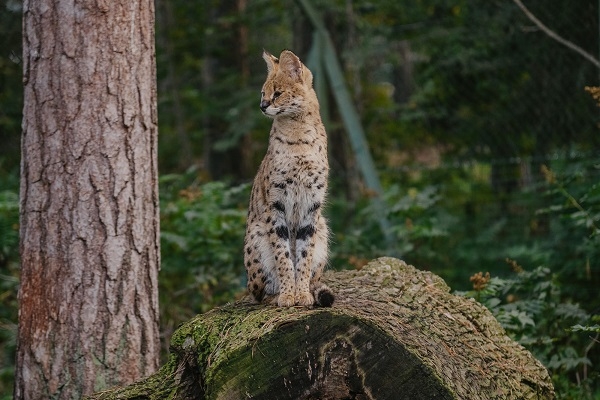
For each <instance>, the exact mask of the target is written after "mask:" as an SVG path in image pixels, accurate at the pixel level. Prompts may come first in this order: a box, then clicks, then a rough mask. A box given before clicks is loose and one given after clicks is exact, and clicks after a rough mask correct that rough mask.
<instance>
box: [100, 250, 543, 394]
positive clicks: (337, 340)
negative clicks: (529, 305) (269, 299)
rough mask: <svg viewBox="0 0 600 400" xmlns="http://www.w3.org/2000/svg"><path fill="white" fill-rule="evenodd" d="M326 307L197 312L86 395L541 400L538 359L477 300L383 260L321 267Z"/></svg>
mask: <svg viewBox="0 0 600 400" xmlns="http://www.w3.org/2000/svg"><path fill="white" fill-rule="evenodd" d="M324 281H325V282H326V283H327V284H328V285H329V286H330V287H331V288H332V289H333V291H334V292H335V293H336V296H337V297H336V302H335V303H334V305H333V307H332V308H320V309H312V310H308V309H305V308H301V307H294V308H277V307H272V306H263V305H251V304H248V303H244V302H238V303H235V304H229V305H226V306H224V307H221V308H218V309H215V310H212V311H210V312H208V313H206V314H203V315H200V316H198V317H196V318H194V319H192V320H191V321H189V322H187V323H186V324H184V325H183V326H181V327H180V328H179V329H178V330H177V331H176V332H175V334H174V335H173V338H172V340H171V351H172V354H171V358H170V361H169V362H168V363H167V364H166V365H165V366H164V367H163V368H162V369H161V370H160V371H159V372H158V373H157V374H155V375H153V376H152V377H150V378H148V379H146V380H144V381H141V382H138V383H136V384H134V385H131V386H129V387H126V388H121V389H112V390H109V391H106V392H103V393H98V394H95V395H93V396H92V397H91V398H90V399H96V400H111V399H120V400H125V399H131V400H133V399H166V398H169V399H246V398H249V399H250V398H251V399H264V400H272V399H320V400H325V399H394V400H402V399H406V400H431V399H461V400H462V399H498V400H506V399H553V398H554V389H553V387H552V383H551V380H550V377H549V376H548V373H547V371H546V369H545V368H544V367H543V366H542V365H541V364H540V362H539V361H537V360H536V359H534V358H533V357H532V355H531V354H530V353H529V352H528V351H526V350H525V349H524V348H523V347H521V346H520V345H519V344H517V343H516V342H514V341H512V340H511V339H510V338H508V337H507V336H506V335H505V332H504V330H503V329H502V328H501V327H500V325H499V324H498V322H497V321H496V320H495V319H494V317H493V316H492V315H491V314H490V312H489V311H488V310H487V309H486V308H485V307H483V306H482V305H480V304H479V303H477V302H475V301H473V300H470V299H466V298H463V297H458V296H454V295H452V294H450V293H449V288H448V287H447V286H446V284H445V283H444V281H443V280H442V279H440V278H439V277H437V276H435V275H433V274H431V273H429V272H423V271H418V270H417V269H415V268H414V267H412V266H408V265H406V264H405V263H404V262H402V261H400V260H397V259H393V258H380V259H377V260H375V261H372V262H371V263H370V264H368V265H367V266H365V267H364V268H363V269H362V270H360V271H344V272H337V273H331V272H329V273H327V274H325V276H324Z"/></svg>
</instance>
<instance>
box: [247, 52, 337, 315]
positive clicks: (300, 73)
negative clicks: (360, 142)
mask: <svg viewBox="0 0 600 400" xmlns="http://www.w3.org/2000/svg"><path fill="white" fill-rule="evenodd" d="M263 58H264V60H265V61H266V63H267V69H268V75H267V80H266V81H265V83H264V85H263V88H262V92H261V101H260V108H261V110H262V112H263V114H265V115H266V116H268V117H270V118H273V125H272V127H271V133H270V137H269V148H268V150H267V154H266V155H265V157H264V159H263V161H262V163H261V165H260V168H259V170H258V173H257V175H256V178H255V179H254V185H253V187H252V194H251V196H250V206H249V208H248V224H247V227H246V238H245V241H244V263H245V266H246V272H247V275H248V291H249V293H250V294H251V295H252V296H253V297H254V299H255V300H256V301H258V302H265V303H274V304H277V305H279V306H282V307H289V306H294V305H301V306H312V305H314V304H317V305H321V306H327V307H328V306H331V305H332V303H333V301H334V296H333V293H332V292H331V290H330V289H329V288H328V287H327V286H326V285H324V284H323V283H321V275H322V273H323V269H324V268H325V265H326V264H327V258H328V251H329V249H328V235H329V233H328V232H329V231H328V228H327V223H326V221H325V218H324V217H323V215H322V214H321V210H322V206H323V204H324V203H325V196H326V192H327V178H328V174H329V164H328V161H327V135H326V133H325V128H324V127H323V123H322V122H321V116H320V114H319V103H318V101H317V96H316V94H315V91H314V90H313V87H312V80H313V79H312V74H311V72H310V71H309V70H308V68H306V66H304V65H303V64H302V62H301V61H300V60H299V59H298V57H296V55H295V54H294V53H292V52H291V51H287V50H285V51H283V52H282V53H281V55H280V56H279V59H278V58H276V57H274V56H273V55H271V54H269V53H268V52H266V51H265V52H263Z"/></svg>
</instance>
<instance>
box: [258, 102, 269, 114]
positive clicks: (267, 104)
mask: <svg viewBox="0 0 600 400" xmlns="http://www.w3.org/2000/svg"><path fill="white" fill-rule="evenodd" d="M270 105H271V102H270V101H269V100H263V101H261V102H260V109H261V110H262V111H263V112H265V111H267V107H269V106H270Z"/></svg>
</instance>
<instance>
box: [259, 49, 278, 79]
mask: <svg viewBox="0 0 600 400" xmlns="http://www.w3.org/2000/svg"><path fill="white" fill-rule="evenodd" d="M262 57H263V60H265V62H266V63H267V71H269V74H270V73H271V72H273V71H274V70H275V66H276V65H277V64H278V63H279V60H278V59H277V57H275V56H274V55H273V54H271V53H269V52H268V51H266V50H264V49H263V54H262Z"/></svg>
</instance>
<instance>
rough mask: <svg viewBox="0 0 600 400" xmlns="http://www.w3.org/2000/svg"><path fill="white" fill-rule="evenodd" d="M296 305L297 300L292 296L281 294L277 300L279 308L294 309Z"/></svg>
mask: <svg viewBox="0 0 600 400" xmlns="http://www.w3.org/2000/svg"><path fill="white" fill-rule="evenodd" d="M295 304H296V300H295V299H294V296H293V295H291V294H280V295H279V298H278V299H277V305H278V306H279V307H293V306H294V305H295Z"/></svg>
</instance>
